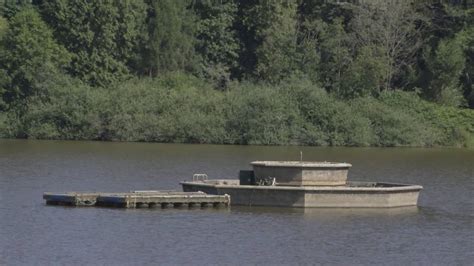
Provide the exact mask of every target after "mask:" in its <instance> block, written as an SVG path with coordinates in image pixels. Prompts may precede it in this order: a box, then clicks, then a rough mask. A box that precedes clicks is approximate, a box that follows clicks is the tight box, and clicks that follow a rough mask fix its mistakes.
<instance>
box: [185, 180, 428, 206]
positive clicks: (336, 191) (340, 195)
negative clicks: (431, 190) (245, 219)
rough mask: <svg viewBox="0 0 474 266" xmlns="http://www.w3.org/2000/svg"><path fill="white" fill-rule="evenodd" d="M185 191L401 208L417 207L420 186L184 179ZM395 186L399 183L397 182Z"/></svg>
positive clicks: (261, 201) (237, 201) (273, 202)
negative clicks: (287, 184) (285, 184)
mask: <svg viewBox="0 0 474 266" xmlns="http://www.w3.org/2000/svg"><path fill="white" fill-rule="evenodd" d="M182 184H183V190H184V191H203V192H206V193H209V194H214V193H217V194H219V195H223V194H229V195H230V196H231V204H232V205H245V206H282V207H309V208H315V207H343V208H344V207H348V208H349V207H350V208H353V207H367V208H374V207H377V208H383V207H402V206H416V205H417V201H418V195H419V192H420V190H421V189H422V187H421V186H410V185H405V186H403V185H398V186H395V187H334V188H331V187H299V188H298V187H281V186H280V187H279V186H234V185H211V184H205V183H194V184H193V183H192V182H184V183H182ZM395 185H396V184H395Z"/></svg>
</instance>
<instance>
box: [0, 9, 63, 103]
mask: <svg viewBox="0 0 474 266" xmlns="http://www.w3.org/2000/svg"><path fill="white" fill-rule="evenodd" d="M1 46H2V47H3V48H2V49H1V50H0V71H2V72H3V73H4V74H5V77H6V79H7V80H5V81H4V83H5V86H4V88H5V90H6V91H5V93H4V94H3V99H4V101H5V102H6V103H7V104H12V105H17V104H18V105H22V106H26V104H27V100H28V98H29V97H31V96H34V95H43V94H44V95H45V94H47V87H48V84H49V83H50V82H53V80H54V79H55V78H56V77H57V76H60V75H62V74H63V73H64V70H65V68H66V66H67V65H68V63H69V60H70V55H69V53H68V52H67V51H66V50H65V49H64V48H63V47H62V46H60V45H58V44H57V43H56V42H55V40H54V38H53V34H52V31H51V30H50V29H49V28H48V26H47V25H46V24H45V23H44V22H43V21H42V20H41V17H40V15H39V14H38V12H37V11H36V10H35V9H33V8H31V7H28V8H24V9H23V10H21V11H19V12H17V13H16V15H15V16H14V17H12V18H11V20H10V23H9V28H8V30H7V32H6V34H5V36H4V38H3V40H2V45H1ZM18 108H20V107H18Z"/></svg>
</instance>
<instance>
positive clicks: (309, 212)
mask: <svg viewBox="0 0 474 266" xmlns="http://www.w3.org/2000/svg"><path fill="white" fill-rule="evenodd" d="M231 211H232V212H235V213H247V214H268V215H281V216H289V215H291V216H293V215H299V216H303V217H305V218H311V219H313V218H314V219H333V218H338V219H343V218H353V217H387V216H391V217H394V216H399V217H403V216H412V215H416V214H418V213H419V208H418V207H416V206H410V207H398V208H282V207H257V206H252V207H245V206H233V207H232V208H231Z"/></svg>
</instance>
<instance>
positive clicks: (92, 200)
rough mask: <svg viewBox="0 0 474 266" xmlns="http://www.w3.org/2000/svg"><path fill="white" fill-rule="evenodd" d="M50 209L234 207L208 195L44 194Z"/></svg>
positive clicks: (225, 197)
mask: <svg viewBox="0 0 474 266" xmlns="http://www.w3.org/2000/svg"><path fill="white" fill-rule="evenodd" d="M43 199H45V200H46V204H48V205H66V206H104V207H117V208H155V207H162V208H165V207H207V206H213V207H220V206H229V205H230V196H229V195H215V194H213V195H208V194H206V193H204V192H201V191H198V192H178V191H132V192H128V193H83V192H66V193H50V192H46V193H44V194H43Z"/></svg>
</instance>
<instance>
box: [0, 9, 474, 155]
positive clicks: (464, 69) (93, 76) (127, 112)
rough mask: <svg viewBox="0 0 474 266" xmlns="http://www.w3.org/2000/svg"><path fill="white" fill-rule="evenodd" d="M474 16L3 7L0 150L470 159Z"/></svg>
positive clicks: (456, 12) (471, 12)
mask: <svg viewBox="0 0 474 266" xmlns="http://www.w3.org/2000/svg"><path fill="white" fill-rule="evenodd" d="M473 60H474V6H473V4H472V3H471V1H467V0H464V1H462V0H450V1H410V0H405V1H402V0H393V1H379V0H373V1H318V0H299V1H296V0H294V1H291V0H287V1H270V0H267V1H263V0H261V1H258V0H241V1H237V0H215V1H210V0H209V1H205V0H202V1H189V0H182V1H178V0H117V1H112V0H104V1H87V0H75V1H67V0H48V1H46V0H44V1H43V0H15V1H11V0H0V137H4V138H33V139H73V140H76V139H78V140H79V139H81V140H120V141H157V142H184V143H219V144H268V145H271V144H277V145H288V144H294V145H334V146H339V145H345V146H438V145H448V146H468V147H472V146H474V111H473V108H474V93H473V89H472V87H473V85H472V83H473V77H474V63H473Z"/></svg>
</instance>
